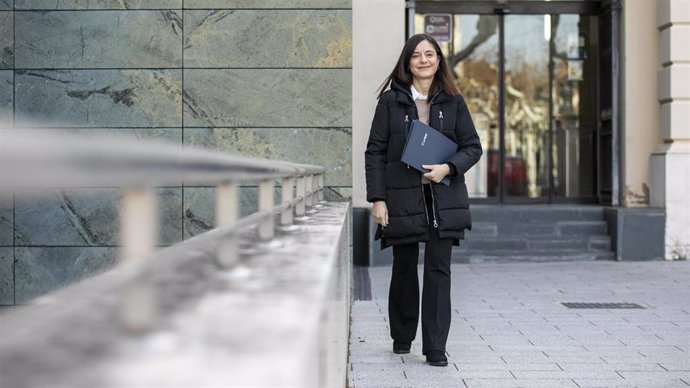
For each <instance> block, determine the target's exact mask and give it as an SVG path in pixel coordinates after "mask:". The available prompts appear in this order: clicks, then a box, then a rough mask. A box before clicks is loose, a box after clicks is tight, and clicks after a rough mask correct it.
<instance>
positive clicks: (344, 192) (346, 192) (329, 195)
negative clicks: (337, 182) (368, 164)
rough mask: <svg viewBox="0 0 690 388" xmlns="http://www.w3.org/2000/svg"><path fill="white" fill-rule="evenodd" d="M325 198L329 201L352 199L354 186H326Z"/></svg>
mask: <svg viewBox="0 0 690 388" xmlns="http://www.w3.org/2000/svg"><path fill="white" fill-rule="evenodd" d="M323 198H324V200H326V201H329V202H349V201H352V187H326V188H325V189H324V192H323Z"/></svg>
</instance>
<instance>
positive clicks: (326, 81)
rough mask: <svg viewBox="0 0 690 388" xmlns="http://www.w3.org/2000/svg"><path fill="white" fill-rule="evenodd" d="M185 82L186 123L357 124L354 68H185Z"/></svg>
mask: <svg viewBox="0 0 690 388" xmlns="http://www.w3.org/2000/svg"><path fill="white" fill-rule="evenodd" d="M184 82H185V85H184V88H185V90H184V92H185V98H184V100H185V101H184V122H185V125H186V126H197V127H351V126H352V124H351V123H352V97H351V96H352V71H351V70H349V69H219V70H211V69H186V70H184Z"/></svg>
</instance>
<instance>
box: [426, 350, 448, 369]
mask: <svg viewBox="0 0 690 388" xmlns="http://www.w3.org/2000/svg"><path fill="white" fill-rule="evenodd" d="M426 362H427V363H429V365H433V366H448V359H447V358H446V354H445V352H442V351H440V350H429V351H428V352H427V354H426Z"/></svg>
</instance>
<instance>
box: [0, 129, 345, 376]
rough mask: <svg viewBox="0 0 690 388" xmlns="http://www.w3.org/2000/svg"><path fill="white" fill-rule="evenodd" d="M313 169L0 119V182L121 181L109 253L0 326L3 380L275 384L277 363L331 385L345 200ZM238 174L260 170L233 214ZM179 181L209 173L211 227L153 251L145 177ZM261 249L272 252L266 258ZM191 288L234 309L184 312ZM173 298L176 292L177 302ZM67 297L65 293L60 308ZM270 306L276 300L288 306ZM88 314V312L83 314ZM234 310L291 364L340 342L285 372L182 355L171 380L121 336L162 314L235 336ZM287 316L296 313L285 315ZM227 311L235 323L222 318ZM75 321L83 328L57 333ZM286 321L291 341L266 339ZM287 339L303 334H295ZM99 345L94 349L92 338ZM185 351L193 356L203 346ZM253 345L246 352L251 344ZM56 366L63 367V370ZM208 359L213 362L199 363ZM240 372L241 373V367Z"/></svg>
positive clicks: (144, 328) (135, 334)
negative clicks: (88, 274)
mask: <svg viewBox="0 0 690 388" xmlns="http://www.w3.org/2000/svg"><path fill="white" fill-rule="evenodd" d="M324 173H325V169H324V168H323V167H319V166H311V165H304V164H293V163H286V162H281V161H269V160H259V159H251V158H241V157H234V156H228V155H225V154H222V153H219V152H213V151H209V150H203V149H194V148H186V147H185V148H184V149H182V148H180V147H179V146H174V145H165V144H158V143H146V142H141V141H128V140H124V139H117V140H114V139H110V138H98V137H95V138H94V137H89V138H83V137H75V136H68V135H54V134H46V133H45V132H40V133H37V132H27V131H25V130H22V131H21V132H19V131H16V132H13V131H11V130H4V131H3V130H2V128H1V126H0V188H3V189H13V188H21V189H35V190H40V189H44V188H56V187H57V188H74V187H119V188H122V190H123V196H122V199H121V201H122V202H121V206H120V223H121V225H120V233H121V236H120V239H121V246H122V247H121V260H120V264H119V266H118V267H117V268H115V269H114V270H112V271H109V272H106V273H104V274H101V275H98V276H96V277H94V278H91V279H87V280H85V281H82V282H80V283H78V284H75V285H73V286H71V287H68V288H67V289H64V290H60V291H57V292H56V293H53V294H51V295H48V296H47V299H48V300H51V301H52V303H49V304H47V305H43V302H42V301H43V300H45V299H46V298H39V301H38V303H37V304H36V305H33V306H29V307H22V308H20V310H23V311H18V312H17V313H13V314H10V316H9V317H8V318H3V320H2V321H1V323H2V324H3V327H4V329H3V330H4V334H3V336H5V335H10V333H8V330H10V331H12V330H13V329H16V330H17V331H18V332H17V333H13V334H12V338H11V339H10V338H5V339H3V340H0V364H2V365H1V366H0V381H2V380H5V381H7V382H11V383H12V384H15V385H13V386H17V387H22V386H26V387H32V386H43V385H44V384H48V383H55V384H57V386H65V384H66V385H70V384H72V383H79V384H86V385H88V386H101V385H104V386H108V385H109V384H112V383H113V382H117V384H122V386H129V385H132V386H137V385H140V384H144V385H146V384H154V385H157V384H160V386H169V385H170V386H174V385H176V384H177V383H178V382H186V384H191V385H193V386H207V384H206V383H208V384H210V385H214V386H215V384H218V383H222V384H230V385H233V384H249V385H255V384H256V383H257V382H258V383H260V382H262V381H263V382H264V383H267V384H270V385H273V384H275V382H276V381H278V380H276V379H275V377H280V379H282V380H281V381H284V383H285V384H288V385H290V384H291V385H295V384H297V385H299V386H314V387H316V386H324V384H325V385H327V386H330V385H341V383H343V382H344V374H345V372H344V366H345V362H346V358H343V354H344V355H345V357H346V352H347V322H348V317H347V315H348V314H347V311H348V310H349V260H348V259H347V258H348V257H349V238H350V236H349V228H348V227H347V222H348V216H347V214H348V211H349V205H348V204H340V205H338V204H329V203H327V202H323V201H322V199H323V183H324V179H323V177H324ZM243 182H256V183H257V184H258V187H259V194H258V196H259V206H258V212H256V213H254V214H251V215H249V216H247V217H244V218H239V184H240V183H243ZM276 182H277V184H278V185H279V186H280V190H281V201H280V204H279V205H278V206H275V205H274V203H275V202H274V198H273V196H274V194H273V193H274V189H275V185H276ZM177 184H204V185H208V184H212V185H215V186H216V187H217V198H216V223H217V225H216V226H217V228H216V229H214V230H212V231H209V232H207V233H204V234H202V235H199V236H197V237H194V238H192V239H190V240H187V241H185V242H183V243H180V244H177V245H175V246H172V247H170V248H166V249H163V250H158V251H154V249H155V247H156V246H157V241H156V238H157V237H156V236H157V235H158V233H157V228H158V225H157V219H158V218H157V215H156V209H157V205H156V195H155V191H154V188H155V187H156V186H163V185H177ZM269 257H271V259H270V260H267V258H269ZM247 258H251V260H249V261H248V260H247ZM254 260H257V261H256V262H254ZM271 260H273V262H271ZM300 260H303V262H300ZM305 265H306V266H312V267H313V269H314V271H316V273H320V275H319V276H316V277H315V276H314V274H313V273H312V274H310V272H308V271H306V272H305V270H304V269H305V267H304V266H305ZM213 268H215V270H213ZM252 271H254V273H253V274H252ZM257 273H264V274H265V275H266V278H264V279H263V280H261V279H260V276H258V275H256V274H257ZM250 274H251V275H250ZM281 276H287V278H284V279H283V278H281ZM320 276H325V278H322V277H320ZM255 277H256V278H255ZM343 277H344V278H343ZM281 281H282V282H286V281H294V282H295V283H296V285H292V288H295V287H296V289H290V287H288V289H283V290H281V289H279V288H275V285H273V286H271V287H267V286H266V285H265V284H263V285H261V286H259V285H258V284H257V283H256V282H259V283H261V282H267V283H269V284H270V283H276V284H278V283H280V282H281ZM197 282H200V283H198V284H197ZM299 284H302V285H299ZM214 287H215V289H214ZM333 290H335V291H333ZM233 291H235V292H234V293H233ZM218 292H220V294H219V293H218ZM274 294H275V295H274ZM87 295H88V296H87ZM251 295H253V297H254V298H256V300H255V302H256V304H257V305H256V306H254V307H255V308H252V309H251V311H250V310H249V309H248V308H249V306H250V305H251V303H249V304H248V303H247V302H248V301H247V300H246V297H247V296H251ZM262 295H265V297H263V296H262ZM271 295H274V296H271ZM280 295H282V296H280ZM279 296H280V297H279ZM176 297H177V298H178V299H176ZM273 297H277V298H279V299H280V298H283V299H286V300H290V301H291V303H293V304H292V307H293V308H294V309H297V310H300V311H296V313H297V314H298V315H299V316H301V317H302V319H303V322H299V320H297V321H289V322H287V323H284V322H280V319H281V317H274V316H273V315H272V309H275V308H276V306H278V308H285V306H283V305H281V304H280V303H278V304H277V305H271V303H269V302H267V300H271V298H273ZM193 298H197V299H196V302H195V303H197V304H210V305H213V306H215V307H217V308H230V309H238V310H233V312H234V314H235V315H234V318H232V317H229V316H227V315H226V316H224V317H223V318H224V319H226V321H225V322H209V321H207V320H205V319H212V318H211V315H212V314H210V313H209V312H208V311H206V312H204V311H203V308H201V309H202V311H201V312H200V311H199V310H198V308H197V310H196V311H194V312H193V313H192V312H189V311H187V310H185V312H184V313H181V312H180V310H181V309H183V307H184V306H187V305H189V302H188V300H190V299H193ZM219 298H220V299H219ZM267 298H268V299H267ZM75 301H77V303H75ZM334 301H337V303H333V302H334ZM178 302H179V303H180V306H176V305H175V304H176V303H178ZM225 302H227V303H226V304H223V303H225ZM65 305H69V306H70V307H69V308H68V309H65ZM269 305H271V306H269ZM222 306H224V307H222ZM324 306H325V307H324ZM329 306H330V307H329ZM343 306H345V307H346V308H344V307H343ZM197 307H198V306H197ZM305 309H306V310H305ZM312 310H313V311H312ZM279 313H281V314H284V313H285V311H283V312H279ZM92 314H96V316H90V315H92ZM204 314H207V316H205V315H204ZM238 314H247V317H248V319H250V322H249V323H250V326H251V319H252V318H255V319H257V320H260V321H256V322H254V325H258V327H263V328H264V330H263V331H262V333H261V335H263V336H265V339H261V338H253V339H252V338H246V339H247V340H254V341H255V344H256V345H257V346H259V347H260V349H259V350H261V351H265V352H267V354H266V356H269V354H268V353H275V352H277V353H276V354H284V355H285V361H286V362H293V364H289V365H292V366H290V367H289V368H290V369H291V368H294V366H295V364H294V361H295V360H303V361H306V363H303V364H304V365H303V364H298V365H299V367H300V368H302V367H303V366H305V365H306V367H313V365H312V364H313V362H316V361H318V360H315V359H309V358H308V357H311V356H313V357H316V355H315V354H310V352H315V353H319V352H323V349H322V350H319V349H321V348H323V346H324V345H323V344H328V343H331V344H333V343H336V342H337V346H335V347H333V346H328V347H326V348H325V349H326V350H325V353H326V356H328V358H329V359H331V360H330V363H331V365H328V364H327V365H325V366H324V365H320V367H319V368H318V369H317V372H316V374H314V372H313V371H310V372H306V370H303V371H297V372H295V373H292V372H287V371H285V373H287V375H285V374H281V373H278V374H276V375H275V376H273V377H274V378H272V377H271V376H263V375H261V373H260V372H258V371H257V370H255V369H251V368H249V367H247V369H246V370H244V371H242V368H240V369H238V370H236V371H235V372H234V373H231V374H218V373H219V371H220V370H222V367H221V368H220V369H217V368H215V367H211V366H206V367H203V366H200V365H197V366H194V367H190V365H189V364H184V363H183V364H184V366H185V367H189V368H186V369H184V371H182V370H178V371H176V373H177V374H178V375H179V376H178V377H179V378H181V379H182V380H175V379H174V378H172V377H171V376H167V374H168V372H166V370H165V368H163V366H162V365H158V364H157V362H159V361H156V360H153V361H152V360H151V359H150V358H147V357H145V356H142V354H140V352H137V351H134V352H132V349H123V348H122V347H123V346H125V347H126V346H146V345H145V343H146V341H159V340H161V339H160V335H161V334H160V332H161V327H167V328H168V329H169V330H173V329H170V327H171V326H175V325H176V323H175V322H177V321H179V320H182V321H185V322H188V323H190V324H194V325H201V326H208V327H211V326H213V327H214V330H221V329H222V328H223V327H224V326H223V325H225V324H228V325H231V326H229V327H228V330H229V332H227V333H223V334H217V338H216V340H222V341H226V345H228V346H229V347H230V348H232V347H233V341H240V340H241V339H242V338H243V337H244V336H250V337H251V336H256V335H258V333H257V331H256V330H254V329H256V328H251V327H248V326H247V325H246V324H240V323H238V321H237V315H238ZM221 315H222V314H221ZM324 317H330V318H329V319H327V321H328V322H330V323H329V325H331V326H333V321H335V322H340V323H339V324H336V325H335V329H333V330H331V329H328V328H327V327H323V326H324V324H323V322H321V321H323V320H324ZM290 319H293V318H290V317H288V320H290ZM176 320H177V321H176ZM233 322H234V323H233ZM240 322H241V320H240ZM319 322H321V323H319ZM245 323H247V322H245ZM233 324H234V325H240V326H236V327H234V328H233V326H232V325H233ZM22 328H24V331H22ZM271 328H272V329H273V330H271ZM72 329H74V330H80V332H79V333H65V331H70V330H72ZM89 330H97V331H98V333H87V332H88V331H89ZM285 330H292V331H293V332H292V333H291V334H290V335H293V336H294V338H283V339H282V340H283V341H284V344H288V345H289V347H288V348H285V347H284V346H283V345H282V344H281V343H278V342H277V341H281V338H282V337H281V335H283V334H285ZM314 330H316V333H314ZM173 331H174V330H173ZM36 333H41V334H38V335H37V334H36ZM310 333H311V334H310ZM333 333H336V334H333ZM178 334H179V333H178ZM187 334H189V335H188V336H187V337H184V336H179V335H176V336H174V337H175V340H174V341H176V344H177V345H176V346H179V347H180V349H183V348H185V346H184V345H189V344H187V343H185V341H196V342H198V343H197V345H199V346H203V347H206V348H208V349H209V351H217V349H215V350H213V348H214V346H216V345H215V344H214V338H206V337H204V336H203V335H202V336H201V337H199V336H197V335H196V334H191V333H187ZM101 336H112V337H113V338H115V339H118V340H117V341H115V340H114V339H112V338H111V339H107V338H101ZM87 337H90V338H87ZM164 337H165V336H164ZM343 338H344V340H343ZM168 340H170V341H172V340H171V339H170V338H168ZM296 340H300V342H299V343H296V342H295V341H296ZM114 341H115V342H114ZM142 341H143V342H142ZM267 341H268V342H267ZM305 341H306V342H305ZM36 342H38V343H36ZM52 342H59V343H62V342H64V343H67V344H69V346H67V347H66V348H65V347H62V348H61V347H60V346H58V347H57V349H61V352H60V353H59V354H58V353H56V352H54V351H52V350H47V349H41V348H40V345H45V346H52V344H51V343H52ZM123 344H124V345H123ZM132 344H136V345H132ZM142 344H143V345H142ZM154 347H155V346H154ZM320 347H321V348H320ZM96 348H97V349H98V350H99V351H94V349H96ZM185 349H187V350H189V348H185ZM281 349H282V350H281ZM333 349H335V350H333ZM139 350H141V349H139ZM255 350H256V349H251V347H242V346H240V347H238V348H235V349H234V352H233V351H230V352H229V353H228V354H224V355H221V358H224V359H226V360H227V361H228V362H238V361H242V356H239V355H241V354H242V353H243V352H249V353H251V352H253V351H255ZM343 350H344V351H343ZM286 351H287V353H286ZM281 352H282V353H281ZM291 352H299V354H298V355H297V356H296V358H294V359H292V360H290V358H291V357H292V356H295V354H293V353H291ZM60 354H62V355H63V356H64V359H62V357H61V356H60ZM113 354H117V355H116V356H113ZM133 356H134V358H136V359H138V360H139V365H138V366H134V365H130V364H128V363H127V359H128V358H130V357H133ZM168 356H170V355H167V356H166V357H168ZM196 356H197V357H199V358H200V359H205V357H206V356H202V355H196ZM259 356H260V355H257V354H254V355H253V357H255V358H257V357H259ZM320 356H323V354H321V355H320ZM305 357H307V358H305ZM269 358H270V357H269ZM250 359H252V358H251V357H249V358H248V359H247V360H250ZM258 359H260V358H258ZM247 360H245V361H247ZM167 361H170V362H171V364H170V366H174V365H177V364H176V362H181V361H180V360H175V359H169V360H167ZM196 361H199V360H194V362H196ZM25 362H26V363H27V364H26V365H25V366H24V368H28V367H30V366H31V365H33V366H34V369H35V370H33V371H32V370H25V371H23V372H24V373H22V371H21V370H17V369H16V368H17V366H18V365H22V364H23V363H25ZM70 362H75V363H76V362H79V363H81V364H89V365H90V366H89V368H91V367H94V368H96V370H101V372H103V373H104V374H105V375H107V376H109V377H107V376H106V377H96V376H94V375H92V374H91V373H92V372H91V371H87V370H81V369H80V370H78V371H77V370H73V369H70V366H74V365H69V364H70ZM194 362H192V363H191V364H194ZM204 362H205V361H204ZM247 362H248V361H247ZM322 362H323V361H322ZM326 362H329V361H328V360H326ZM102 363H112V364H113V365H120V367H122V368H125V369H127V368H130V369H131V371H133V373H134V374H131V375H128V376H120V375H118V376H116V377H114V375H112V371H111V370H110V369H112V368H110V369H108V368H106V367H105V366H103V365H102ZM166 366H167V364H166ZM89 368H87V369H89ZM103 368H105V369H107V370H105V371H104V370H103ZM144 369H145V370H144ZM58 370H72V371H73V372H72V373H71V374H66V373H65V372H57V371H58ZM334 370H335V372H334ZM51 371H52V372H51ZM137 372H140V374H137ZM210 372H212V373H215V375H213V374H212V375H210V376H204V374H207V373H210ZM240 372H243V373H245V374H246V375H242V376H238V375H237V373H240ZM240 374H241V373H240ZM172 375H175V373H172ZM286 376H287V377H286ZM89 382H90V383H89ZM60 384H62V385H60ZM0 385H2V384H1V383H0ZM181 385H185V383H183V384H181Z"/></svg>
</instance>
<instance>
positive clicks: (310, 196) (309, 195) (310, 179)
mask: <svg viewBox="0 0 690 388" xmlns="http://www.w3.org/2000/svg"><path fill="white" fill-rule="evenodd" d="M313 204H314V175H307V184H306V206H307V207H308V208H310V207H312V205H313Z"/></svg>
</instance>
